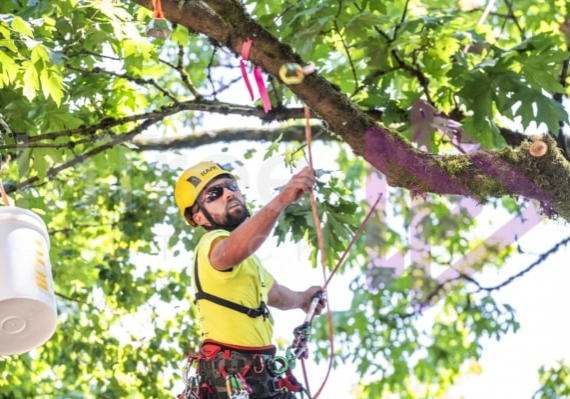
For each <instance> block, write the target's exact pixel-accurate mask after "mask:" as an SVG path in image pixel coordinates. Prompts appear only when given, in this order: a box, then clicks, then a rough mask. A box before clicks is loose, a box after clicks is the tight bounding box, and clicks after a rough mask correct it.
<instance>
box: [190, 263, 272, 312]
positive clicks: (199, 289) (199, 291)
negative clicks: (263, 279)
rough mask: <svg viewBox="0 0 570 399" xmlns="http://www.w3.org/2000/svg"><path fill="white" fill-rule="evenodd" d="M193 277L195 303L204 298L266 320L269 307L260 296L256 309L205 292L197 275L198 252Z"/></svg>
mask: <svg viewBox="0 0 570 399" xmlns="http://www.w3.org/2000/svg"><path fill="white" fill-rule="evenodd" d="M256 266H257V265H256ZM257 273H258V275H259V267H258V268H257ZM194 279H195V281H196V295H195V300H194V303H196V302H197V301H199V300H201V299H204V300H206V301H210V302H213V303H215V304H217V305H220V306H224V307H226V308H229V309H232V310H235V311H237V312H240V313H244V314H246V315H248V316H249V317H252V318H256V317H259V316H263V319H264V320H266V319H267V318H268V317H269V308H268V307H267V305H266V304H265V302H264V301H263V299H262V298H260V301H259V307H258V308H257V309H256V308H248V307H247V306H243V305H240V304H239V303H235V302H232V301H229V300H227V299H224V298H221V297H219V296H215V295H212V294H209V293H207V292H204V290H203V289H202V285H201V284H200V277H199V276H198V254H196V259H194ZM260 297H261V294H260Z"/></svg>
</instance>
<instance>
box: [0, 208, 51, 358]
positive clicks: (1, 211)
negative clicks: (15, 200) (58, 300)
mask: <svg viewBox="0 0 570 399" xmlns="http://www.w3.org/2000/svg"><path fill="white" fill-rule="evenodd" d="M49 246H50V244H49V236H48V233H47V228H46V225H45V223H44V222H43V220H42V219H41V218H40V217H39V216H38V215H36V214H35V213H33V212H31V211H29V210H27V209H22V208H18V207H15V206H4V207H0V355H16V354H19V353H24V352H28V351H30V350H32V349H34V348H36V347H38V346H40V345H42V344H44V343H45V342H46V341H47V340H48V339H50V338H51V336H52V335H53V333H54V331H55V327H56V324H57V310H56V306H55V295H54V292H53V283H52V277H51V266H50V261H49Z"/></svg>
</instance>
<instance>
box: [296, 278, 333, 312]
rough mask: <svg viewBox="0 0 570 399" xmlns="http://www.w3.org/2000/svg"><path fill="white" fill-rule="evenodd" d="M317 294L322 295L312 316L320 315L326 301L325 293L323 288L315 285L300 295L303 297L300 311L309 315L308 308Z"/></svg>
mask: <svg viewBox="0 0 570 399" xmlns="http://www.w3.org/2000/svg"><path fill="white" fill-rule="evenodd" d="M319 292H320V293H322V295H321V300H320V301H319V303H318V304H317V307H316V308H315V313H314V315H315V316H316V315H319V314H321V312H322V311H323V309H324V307H325V305H326V304H327V299H326V296H325V293H324V292H323V288H322V287H319V286H316V285H314V286H312V287H309V288H307V290H306V291H305V292H303V293H302V294H301V295H302V296H303V304H302V305H301V309H303V311H304V312H305V313H309V308H310V307H311V303H312V302H313V298H314V296H315V295H316V294H317V293H319Z"/></svg>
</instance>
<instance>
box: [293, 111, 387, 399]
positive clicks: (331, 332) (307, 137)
mask: <svg viewBox="0 0 570 399" xmlns="http://www.w3.org/2000/svg"><path fill="white" fill-rule="evenodd" d="M310 117H311V110H310V108H309V107H308V106H305V140H306V146H307V154H308V158H309V166H310V167H311V168H312V169H314V166H313V155H312V151H311V143H312V140H311V125H310V121H309V119H310ZM381 198H382V193H380V195H379V196H378V198H376V201H375V202H374V204H373V205H372V207H371V208H370V210H369V211H368V213H367V214H366V217H365V218H364V220H363V221H362V223H361V224H360V226H359V227H358V229H357V230H356V233H355V234H354V236H353V237H352V240H351V241H350V243H349V244H348V246H347V247H346V249H345V250H344V252H343V254H342V255H341V257H340V258H339V260H338V262H337V263H336V265H335V267H334V269H333V270H332V271H331V273H330V275H329V277H328V278H327V276H326V271H327V266H326V258H325V256H326V254H325V244H324V239H323V232H322V228H321V221H320V218H319V213H318V210H317V202H316V200H315V195H314V193H313V191H310V192H309V199H310V202H311V209H312V212H313V217H314V219H315V230H316V233H317V242H318V248H319V252H320V256H321V265H322V269H323V277H324V280H325V283H324V285H323V291H325V292H326V289H327V286H328V285H329V283H330V281H331V279H332V277H333V276H334V275H335V273H336V272H337V271H338V269H339V268H340V266H341V265H342V263H343V262H344V259H345V258H346V256H347V255H348V253H349V251H350V249H351V248H352V246H353V245H354V243H355V242H356V239H357V238H358V237H359V236H360V234H361V233H362V231H363V230H364V226H365V225H366V223H368V220H370V218H371V217H372V214H373V213H374V211H375V209H376V206H377V205H378V203H379V202H380V199H381ZM327 319H328V326H329V338H330V356H329V364H328V367H327V372H326V375H325V378H324V380H323V382H322V384H321V386H320V387H319V389H318V391H317V393H316V394H315V395H314V396H312V399H317V398H318V396H319V395H320V393H321V392H322V390H323V388H324V387H325V384H326V383H327V380H328V378H329V376H330V373H331V370H332V366H333V359H334V328H333V321H332V313H331V310H330V307H329V304H328V302H327ZM301 364H302V366H303V373H304V374H305V386H306V387H307V391H309V392H310V390H309V385H308V378H307V376H306V373H305V364H304V362H303V358H301Z"/></svg>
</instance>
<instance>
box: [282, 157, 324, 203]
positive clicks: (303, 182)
mask: <svg viewBox="0 0 570 399" xmlns="http://www.w3.org/2000/svg"><path fill="white" fill-rule="evenodd" d="M315 181H316V176H315V171H314V170H313V168H311V167H310V166H305V167H304V168H303V169H302V170H301V171H300V172H299V173H297V174H295V175H293V177H291V179H290V180H289V182H287V184H286V185H285V186H284V187H283V190H281V192H280V193H279V197H280V199H281V201H282V202H283V203H284V204H286V205H288V204H290V203H292V202H295V201H297V200H298V199H300V198H301V197H302V196H303V194H305V193H306V192H308V191H310V190H312V188H313V186H314V185H315Z"/></svg>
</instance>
